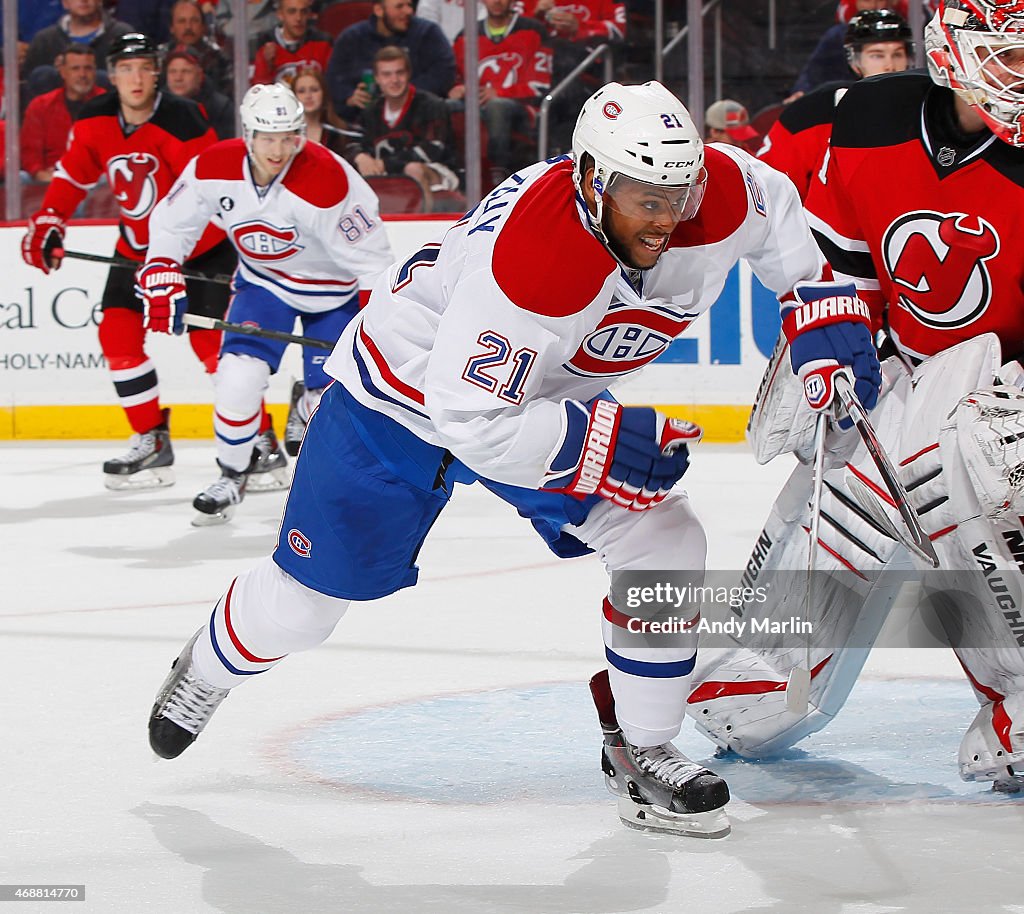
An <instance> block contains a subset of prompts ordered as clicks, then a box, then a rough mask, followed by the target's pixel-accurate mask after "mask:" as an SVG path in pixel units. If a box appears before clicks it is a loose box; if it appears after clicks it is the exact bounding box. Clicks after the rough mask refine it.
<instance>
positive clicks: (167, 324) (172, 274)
mask: <svg viewBox="0 0 1024 914" xmlns="http://www.w3.org/2000/svg"><path fill="white" fill-rule="evenodd" d="M240 110H241V115H242V127H243V132H244V140H225V141H223V142H220V143H217V144H215V145H214V146H211V147H210V148H209V149H207V150H205V151H204V152H203V153H202V154H201V155H199V156H196V158H194V159H193V160H192V161H191V162H190V163H189V164H188V165H187V166H186V168H185V170H184V171H183V172H182V173H181V176H180V177H179V179H178V181H177V182H176V183H175V185H174V186H173V187H172V188H171V190H170V192H169V193H168V194H167V196H166V197H165V198H164V200H162V201H161V202H160V204H159V205H158V206H157V208H156V209H155V210H154V211H153V215H152V217H151V219H150V232H151V236H150V246H149V252H148V256H147V259H146V264H145V266H144V267H143V268H142V269H141V270H140V272H139V285H140V286H141V288H142V291H143V299H144V303H145V306H146V313H147V320H148V324H149V326H150V328H151V329H154V330H163V331H165V332H167V331H169V330H174V331H175V332H181V328H182V321H183V318H184V313H185V296H184V285H183V279H182V276H181V262H182V259H183V257H184V256H185V254H186V253H187V252H188V251H189V249H190V245H191V244H192V243H193V240H194V239H195V238H198V237H199V235H200V234H201V233H202V231H203V229H204V227H205V226H206V224H207V223H208V222H210V221H213V222H214V223H215V224H216V225H219V226H220V227H222V228H223V229H224V231H225V232H226V233H227V236H228V238H229V239H230V240H231V242H232V244H233V245H234V246H235V249H236V250H237V251H238V272H237V274H236V276H235V294H234V297H233V299H232V301H231V306H230V310H229V312H228V317H227V319H228V320H229V321H231V322H233V323H239V324H255V325H257V326H259V327H261V328H264V329H269V330H277V331H284V332H290V331H291V330H292V326H293V324H294V322H295V318H296V316H297V317H298V318H299V319H300V320H301V322H302V327H303V332H304V333H305V334H306V335H307V336H310V337H312V338H314V339H323V340H332V341H333V340H336V339H338V337H339V336H340V335H341V332H342V330H343V329H344V328H345V326H346V324H348V322H349V321H350V320H351V319H352V318H353V317H354V316H355V314H356V313H357V312H358V310H359V299H360V286H361V285H362V287H363V289H364V290H367V291H366V292H365V293H364V294H366V295H368V289H369V286H370V284H371V282H372V279H373V277H374V276H375V275H376V274H378V273H380V272H381V271H383V270H384V269H385V268H386V267H387V266H388V265H389V264H390V263H391V261H392V259H393V255H392V252H391V248H390V245H389V243H388V239H387V235H386V234H385V231H384V225H383V222H382V221H381V218H380V214H379V204H378V201H377V197H376V195H375V194H374V193H373V191H372V190H371V189H370V187H369V185H367V183H366V182H365V181H364V180H363V179H362V178H361V177H360V176H359V174H358V172H356V171H355V169H353V168H352V167H351V166H350V165H349V164H348V163H347V162H345V161H343V160H342V159H341V158H339V157H338V156H336V155H334V153H332V152H330V151H329V150H328V149H326V148H325V147H323V146H320V145H319V144H317V143H310V144H307V143H306V142H305V132H306V126H305V124H306V122H305V117H304V114H303V110H302V104H301V103H300V102H299V101H298V99H297V98H296V97H295V95H294V93H293V92H292V90H291V89H289V88H288V87H287V86H283V85H261V86H253V87H252V88H251V89H250V90H249V91H248V92H246V94H245V97H244V98H243V99H242V104H241V106H240ZM286 345H287V344H286V343H283V342H279V341H276V340H270V339H266V338H258V337H254V336H249V335H243V334H240V333H232V332H227V333H226V334H225V335H224V342H223V345H222V347H221V353H220V360H219V363H218V366H217V374H216V376H215V379H214V380H215V400H214V420H213V424H214V432H215V434H216V437H217V453H218V456H217V463H218V465H219V466H220V471H221V475H220V478H219V479H217V480H216V481H215V482H214V483H213V484H211V485H210V486H209V487H208V488H207V489H206V490H205V491H203V492H200V493H199V495H197V496H196V498H195V500H194V501H193V503H192V504H193V507H195V508H196V510H197V511H198V512H199V513H198V514H197V517H196V520H195V521H193V523H196V524H197V525H203V524H206V523H219V522H223V521H225V520H227V519H228V518H229V517H230V515H231V512H232V511H233V509H234V506H235V505H237V504H238V503H239V502H240V501H241V500H242V498H243V496H244V494H245V486H246V478H247V474H248V473H249V471H250V469H251V466H252V461H253V459H254V456H255V455H254V452H253V447H254V443H255V439H256V436H257V434H258V432H259V424H260V418H261V403H262V398H263V394H264V392H265V391H266V389H267V386H268V384H269V381H270V375H271V374H272V373H273V372H276V371H277V369H278V366H279V365H280V362H281V357H282V355H283V354H284V350H285V347H286ZM324 360H325V357H324V355H323V352H322V350H319V349H313V348H311V347H305V349H304V352H303V361H304V388H305V393H304V395H303V396H302V397H301V399H300V400H299V402H297V403H296V402H294V400H295V399H298V398H293V410H297V411H299V413H300V421H299V422H298V425H299V431H298V437H299V438H301V433H302V431H303V430H304V426H305V420H306V419H307V418H308V416H309V414H310V412H312V410H313V409H314V408H315V406H316V403H317V402H318V400H319V396H320V393H321V391H322V390H323V388H324V387H326V386H327V384H328V382H329V380H330V379H329V378H328V376H327V375H326V374H325V372H324V369H323V362H324ZM295 425H296V420H295V418H294V416H289V428H288V430H286V433H285V437H286V443H287V442H288V440H289V439H294V438H295V437H296V432H295Z"/></svg>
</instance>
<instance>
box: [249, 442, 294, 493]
mask: <svg viewBox="0 0 1024 914" xmlns="http://www.w3.org/2000/svg"><path fill="white" fill-rule="evenodd" d="M290 481H291V480H290V477H289V475H288V458H287V457H286V456H285V454H284V451H283V450H281V446H280V444H278V441H277V435H275V434H274V430H273V428H268V429H267V430H266V431H265V432H260V434H259V435H257V437H256V447H255V453H254V454H253V462H252V467H251V468H250V469H249V478H248V480H247V481H246V485H245V488H246V491H247V492H250V493H252V492H273V491H277V490H278V489H287V488H288V483H289V482H290Z"/></svg>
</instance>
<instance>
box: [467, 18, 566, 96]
mask: <svg viewBox="0 0 1024 914" xmlns="http://www.w3.org/2000/svg"><path fill="white" fill-rule="evenodd" d="M465 40H466V39H465V35H464V34H461V33H460V34H459V37H458V38H456V39H455V46H454V50H455V62H456V64H457V66H458V71H459V77H458V79H459V82H460V83H462V82H465V81H466V80H465V74H464V73H463V71H462V61H463V53H464V51H465ZM550 44H551V42H550V39H549V38H548V35H547V32H546V31H545V30H544V26H542V25H541V24H540V23H539V22H538V21H537V20H536V19H528V18H524V17H522V16H516V17H515V18H514V19H513V20H512V24H511V25H510V26H509V29H508V31H507V32H505V34H504V35H503V36H502V37H501V38H500V39H498V40H497V41H495V40H494V39H493V38H491V37H490V36H488V35H487V34H486V33H485V28H484V22H483V21H481V23H480V25H479V26H478V27H477V53H478V54H479V57H478V60H479V63H478V71H479V73H480V85H481V86H491V87H492V88H493V89H494V91H495V93H496V94H497V95H499V96H501V97H502V98H521V99H523V100H524V101H527V100H529V99H536V98H538V97H539V96H542V95H544V93H546V92H547V91H548V89H550V88H551V47H550Z"/></svg>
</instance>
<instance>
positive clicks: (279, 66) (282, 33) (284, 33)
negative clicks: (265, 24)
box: [252, 0, 331, 85]
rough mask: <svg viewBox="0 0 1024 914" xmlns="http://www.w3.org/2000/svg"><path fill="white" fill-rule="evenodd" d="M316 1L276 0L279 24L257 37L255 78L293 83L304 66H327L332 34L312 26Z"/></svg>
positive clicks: (256, 81) (261, 81) (255, 81)
mask: <svg viewBox="0 0 1024 914" xmlns="http://www.w3.org/2000/svg"><path fill="white" fill-rule="evenodd" d="M312 15H313V0H277V19H278V25H277V27H276V28H275V29H274V30H273V31H271V32H264V33H263V35H261V36H260V39H259V40H258V42H257V43H258V45H259V47H258V49H257V51H256V56H255V58H254V68H253V75H252V81H253V84H254V85H255V84H256V83H275V82H290V81H291V79H292V77H293V76H294V75H295V74H296V73H297V72H298V71H299V70H301V69H305V68H307V67H319V68H320V69H321V70H326V69H327V61H328V60H330V57H331V36H330V35H328V34H327V33H326V32H320V31H318V30H316V29H311V28H310V27H309V20H310V18H311V17H312Z"/></svg>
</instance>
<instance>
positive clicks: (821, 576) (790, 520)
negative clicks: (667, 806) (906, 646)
mask: <svg viewBox="0 0 1024 914" xmlns="http://www.w3.org/2000/svg"><path fill="white" fill-rule="evenodd" d="M879 434H880V435H881V434H882V432H881V431H879ZM866 459H867V457H866V454H865V453H863V452H862V446H858V449H857V450H855V452H854V458H853V459H852V463H853V465H854V466H862V465H863V463H864V461H865V460H866ZM846 472H847V470H846V468H845V467H837V468H835V469H833V470H829V471H827V472H826V474H825V477H824V478H825V486H824V490H823V492H822V514H821V530H820V535H821V546H820V547H819V549H818V553H817V559H816V569H817V570H816V577H815V590H814V603H813V605H811V606H808V605H807V600H806V597H807V580H806V576H805V575H804V574H803V573H797V572H804V571H805V570H806V568H807V563H808V545H809V543H808V541H809V526H810V518H809V505H808V500H809V496H810V490H811V470H810V468H809V467H805V466H802V465H801V466H798V467H797V468H796V470H795V471H794V472H793V474H792V476H791V477H790V479H789V481H788V482H787V483H786V486H785V487H784V488H783V491H782V492H781V493H780V495H779V497H778V499H777V500H776V504H775V506H774V507H773V509H772V513H771V515H770V517H769V519H768V522H767V523H766V525H765V528H764V530H763V531H762V533H761V535H760V537H759V538H758V541H757V543H756V544H755V547H754V550H753V552H752V554H751V556H750V559H749V561H748V563H747V566H746V570H745V572H744V577H743V583H744V585H747V586H750V587H755V586H757V585H764V584H766V583H767V582H769V581H770V582H772V586H771V587H769V588H768V589H767V592H768V600H767V602H751V603H748V604H746V605H745V606H744V607H743V608H742V613H743V617H744V618H745V619H746V620H747V621H748V623H749V622H750V621H752V620H754V619H761V620H764V619H771V620H786V619H792V618H794V617H799V618H800V619H802V620H804V621H806V622H809V623H810V624H811V626H812V628H813V632H812V634H811V635H810V637H811V645H810V647H811V671H812V680H811V693H810V695H811V702H810V705H809V708H808V711H807V712H806V713H805V714H802V715H801V714H796V713H794V712H792V711H790V710H789V709H788V708H787V704H786V682H787V679H788V677H789V674H790V672H791V671H792V670H793V669H794V668H796V667H802V666H803V665H804V664H805V663H806V656H807V647H806V644H804V643H801V642H800V641H799V640H797V639H794V638H792V636H791V637H790V641H789V642H788V643H787V645H786V646H784V647H778V646H777V641H778V639H777V636H776V635H769V634H764V635H760V636H756V635H753V634H751V632H750V630H749V629H747V630H746V631H745V632H744V633H743V635H742V636H741V637H740V638H739V639H736V644H735V647H734V648H732V649H726V650H721V651H717V652H715V653H714V654H709V652H705V654H704V655H702V657H701V660H700V662H699V664H698V668H697V671H696V673H695V675H694V685H695V687H694V688H693V690H692V691H691V693H690V696H689V698H688V706H687V713H688V714H690V715H691V716H692V717H693V718H694V720H695V721H696V723H697V728H698V729H699V730H700V731H701V732H703V733H704V734H705V735H706V736H708V737H709V738H710V739H711V740H712V741H713V742H715V743H716V744H717V745H719V746H722V747H723V748H728V749H731V750H733V751H735V752H737V753H738V754H740V755H743V756H746V757H750V758H763V757H769V756H772V755H776V754H778V753H779V752H781V751H783V750H785V749H787V748H789V747H790V746H792V745H793V744H795V743H796V742H798V741H799V740H800V739H803V738H804V737H805V736H807V735H809V734H810V733H813V732H815V731H817V730H820V729H821V728H822V727H824V726H825V725H827V724H828V723H829V721H830V720H831V719H832V718H833V717H834V716H835V714H836V713H837V712H838V711H839V709H840V708H841V707H842V706H843V704H844V703H845V701H846V699H847V697H848V695H849V693H850V691H851V689H852V688H853V685H854V682H855V681H856V678H857V675H858V674H859V672H860V670H861V668H862V666H863V664H864V661H865V660H866V658H867V655H868V653H869V651H870V647H871V645H872V644H873V643H874V641H875V640H876V639H877V637H878V633H879V632H880V630H881V628H882V625H883V624H884V622H885V620H886V618H887V616H888V614H889V610H890V609H891V607H892V604H893V602H894V601H895V599H896V597H897V595H898V593H899V589H900V587H901V585H902V577H901V576H899V575H893V574H885V575H883V574H882V571H883V570H885V571H887V572H889V571H897V570H900V569H906V568H909V567H910V560H909V557H908V555H907V553H906V550H904V549H903V548H902V547H901V546H900V545H899V544H898V543H897V542H896V541H894V540H893V539H891V538H890V537H889V536H888V535H887V534H886V533H885V532H884V530H883V529H882V528H881V527H879V526H878V525H877V524H876V523H875V522H874V521H873V520H872V518H871V517H870V516H869V515H868V514H867V513H866V512H864V511H863V510H860V509H859V506H858V504H857V502H856V500H855V499H854V498H853V497H851V495H850V494H849V492H848V490H847V489H846V486H845V474H846ZM861 472H863V471H861ZM773 572H783V573H781V574H773Z"/></svg>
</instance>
